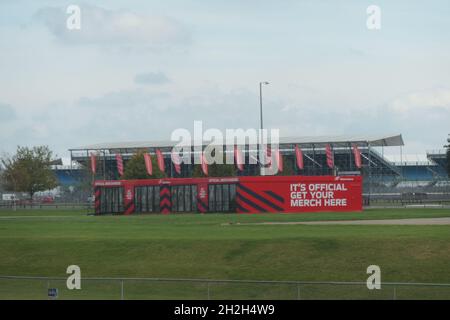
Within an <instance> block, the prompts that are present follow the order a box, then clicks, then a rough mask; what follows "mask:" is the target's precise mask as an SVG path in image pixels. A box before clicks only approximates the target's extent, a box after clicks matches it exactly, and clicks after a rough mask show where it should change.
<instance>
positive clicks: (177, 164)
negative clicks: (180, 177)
mask: <svg viewBox="0 0 450 320" xmlns="http://www.w3.org/2000/svg"><path fill="white" fill-rule="evenodd" d="M171 158H172V163H173V166H174V167H175V171H176V172H177V173H178V174H181V158H180V155H179V154H178V153H177V152H175V151H173V150H172V154H171Z"/></svg>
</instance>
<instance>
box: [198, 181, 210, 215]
mask: <svg viewBox="0 0 450 320" xmlns="http://www.w3.org/2000/svg"><path fill="white" fill-rule="evenodd" d="M208 199H209V197H208V184H207V183H199V184H198V185H197V210H198V212H200V213H206V212H208V211H209V204H208V202H209V200H208Z"/></svg>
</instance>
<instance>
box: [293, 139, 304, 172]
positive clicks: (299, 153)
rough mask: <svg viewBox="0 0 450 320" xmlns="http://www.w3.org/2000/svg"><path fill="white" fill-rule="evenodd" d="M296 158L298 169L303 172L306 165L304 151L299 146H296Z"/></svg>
mask: <svg viewBox="0 0 450 320" xmlns="http://www.w3.org/2000/svg"><path fill="white" fill-rule="evenodd" d="M295 158H296V159H297V167H298V168H299V169H300V170H303V168H304V163H303V152H302V149H300V148H299V147H298V145H295Z"/></svg>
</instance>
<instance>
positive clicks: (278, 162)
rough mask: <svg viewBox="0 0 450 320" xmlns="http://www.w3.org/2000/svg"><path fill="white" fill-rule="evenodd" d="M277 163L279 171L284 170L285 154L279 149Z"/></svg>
mask: <svg viewBox="0 0 450 320" xmlns="http://www.w3.org/2000/svg"><path fill="white" fill-rule="evenodd" d="M276 156H277V158H276V159H277V165H278V172H283V155H282V154H281V151H280V150H278V149H277V154H276Z"/></svg>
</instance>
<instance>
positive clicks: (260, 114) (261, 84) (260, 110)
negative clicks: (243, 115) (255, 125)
mask: <svg viewBox="0 0 450 320" xmlns="http://www.w3.org/2000/svg"><path fill="white" fill-rule="evenodd" d="M263 84H264V85H268V84H269V82H267V81H263V82H260V83H259V117H260V125H261V134H262V130H263V128H264V126H263V109H262V86H263ZM261 142H262V141H261Z"/></svg>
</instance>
